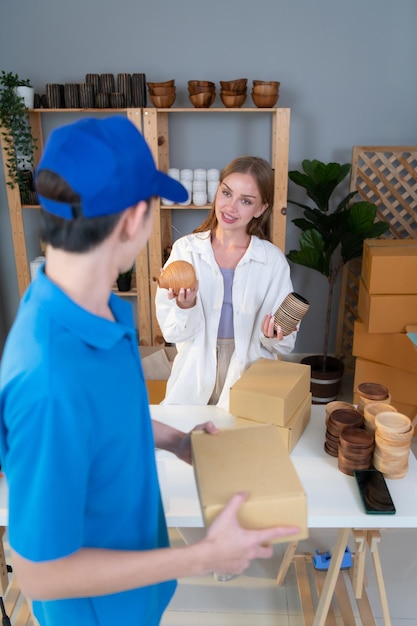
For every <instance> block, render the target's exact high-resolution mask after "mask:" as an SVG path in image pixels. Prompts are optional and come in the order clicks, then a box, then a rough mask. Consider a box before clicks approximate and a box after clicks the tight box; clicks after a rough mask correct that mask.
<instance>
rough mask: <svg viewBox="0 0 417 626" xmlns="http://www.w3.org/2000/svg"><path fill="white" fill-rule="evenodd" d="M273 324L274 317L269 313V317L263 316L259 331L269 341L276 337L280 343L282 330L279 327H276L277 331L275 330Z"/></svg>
mask: <svg viewBox="0 0 417 626" xmlns="http://www.w3.org/2000/svg"><path fill="white" fill-rule="evenodd" d="M274 324H275V320H274V316H273V315H272V314H271V313H270V314H269V315H265V317H264V319H263V322H262V326H261V331H262V332H263V334H264V335H265V337H268V338H269V339H272V338H273V337H276V338H277V339H278V341H282V339H283V338H284V334H283V332H282V328H281V326H278V328H277V330H275V326H274Z"/></svg>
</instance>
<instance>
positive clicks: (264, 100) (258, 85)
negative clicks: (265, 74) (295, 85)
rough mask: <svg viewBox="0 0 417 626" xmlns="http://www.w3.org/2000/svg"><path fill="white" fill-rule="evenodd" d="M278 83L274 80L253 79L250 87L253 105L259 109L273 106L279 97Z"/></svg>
mask: <svg viewBox="0 0 417 626" xmlns="http://www.w3.org/2000/svg"><path fill="white" fill-rule="evenodd" d="M279 85H280V83H279V82H278V81H276V80H269V81H268V80H254V81H253V87H252V100H253V103H254V105H255V106H257V107H258V108H261V109H270V108H272V107H273V106H275V105H276V103H277V102H278V98H279Z"/></svg>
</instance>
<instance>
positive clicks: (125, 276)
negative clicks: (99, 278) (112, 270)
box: [116, 265, 135, 291]
mask: <svg viewBox="0 0 417 626" xmlns="http://www.w3.org/2000/svg"><path fill="white" fill-rule="evenodd" d="M134 267H135V266H134V265H133V266H132V267H131V268H130V270H127V272H122V273H121V274H119V276H118V277H117V281H116V282H117V288H118V289H119V291H130V288H131V284H132V275H133V270H134Z"/></svg>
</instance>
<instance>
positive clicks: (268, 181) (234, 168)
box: [193, 156, 274, 241]
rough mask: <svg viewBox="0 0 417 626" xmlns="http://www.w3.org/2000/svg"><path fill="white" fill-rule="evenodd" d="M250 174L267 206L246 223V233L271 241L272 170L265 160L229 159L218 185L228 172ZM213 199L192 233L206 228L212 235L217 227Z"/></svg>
mask: <svg viewBox="0 0 417 626" xmlns="http://www.w3.org/2000/svg"><path fill="white" fill-rule="evenodd" d="M235 173H239V174H251V175H252V176H253V178H254V179H255V182H256V185H257V187H258V190H259V193H260V195H261V199H262V204H266V205H267V208H266V209H265V211H264V212H263V213H262V215H260V216H259V217H253V218H252V219H251V221H250V222H249V224H248V225H247V233H248V235H256V236H257V237H259V238H260V239H268V241H271V214H272V209H273V206H274V171H273V169H272V168H271V166H270V165H269V163H268V162H267V161H265V160H264V159H261V158H260V157H255V156H241V157H238V158H237V159H234V160H233V161H231V162H230V163H229V164H228V165H226V167H225V168H224V169H223V170H222V172H221V174H220V180H219V185H221V184H222V182H223V181H224V179H225V178H227V176H230V174H235ZM215 203H216V200H214V202H213V204H212V206H211V209H210V213H209V214H208V216H207V217H206V219H205V220H204V221H203V223H202V224H200V226H198V227H197V228H195V229H194V231H193V232H194V233H202V232H204V231H206V230H209V231H210V234H211V235H212V234H213V233H214V232H215V230H216V228H217V224H218V221H217V217H216V211H215Z"/></svg>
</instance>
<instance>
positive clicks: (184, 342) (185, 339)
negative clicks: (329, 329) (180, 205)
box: [156, 231, 296, 411]
mask: <svg viewBox="0 0 417 626" xmlns="http://www.w3.org/2000/svg"><path fill="white" fill-rule="evenodd" d="M179 259H181V260H183V261H188V262H189V263H192V265H193V266H194V269H195V272H196V275H197V279H198V281H199V289H198V294H197V302H196V305H195V306H194V307H192V308H190V309H181V308H180V307H178V306H177V304H176V301H175V299H172V300H169V299H168V295H167V290H166V289H161V288H159V287H158V288H157V292H156V314H157V319H158V323H159V325H160V327H161V331H162V334H163V336H164V339H165V341H167V342H168V343H174V344H176V347H177V350H178V354H177V355H176V357H175V360H174V363H173V367H172V372H171V376H170V378H169V379H168V383H167V391H166V396H165V399H164V400H163V404H207V403H208V401H209V399H210V396H211V394H212V391H213V387H214V384H215V380H216V367H217V363H216V344H217V331H218V326H219V320H220V314H221V310H222V304H223V290H224V288H223V277H222V274H221V272H220V269H219V266H218V264H217V262H216V260H215V258H214V253H213V248H212V246H211V240H210V233H209V232H208V231H207V232H205V233H196V234H191V235H186V236H185V237H182V238H181V239H178V240H177V241H176V242H175V243H174V245H173V247H172V252H171V255H170V257H169V259H168V261H167V263H166V265H168V263H171V262H172V261H176V260H179ZM292 291H293V286H292V283H291V278H290V268H289V264H288V262H287V259H286V258H285V255H284V254H283V253H282V252H281V250H280V249H279V248H277V247H276V246H275V245H273V244H272V243H271V242H269V241H266V240H262V239H259V238H258V237H254V236H253V237H252V238H251V242H250V244H249V247H248V248H247V250H246V252H245V254H244V255H243V257H242V258H241V260H240V261H239V263H238V264H237V266H236V269H235V275H234V281H233V324H234V330H235V351H234V353H233V355H232V358H231V361H230V365H229V369H228V372H227V375H226V381H225V384H224V387H223V390H222V392H221V395H220V398H219V402H218V406H219V407H220V408H222V409H224V410H226V411H228V410H229V390H230V387H231V386H232V385H233V383H234V382H236V380H238V378H240V376H241V375H242V374H243V372H244V371H245V370H246V369H247V368H248V367H249V365H251V364H252V363H253V362H254V361H256V360H257V359H259V358H268V359H276V358H277V355H278V354H287V353H288V352H291V351H292V350H293V348H294V344H295V339H296V332H293V333H291V335H288V336H287V337H284V339H283V340H282V341H278V340H277V339H276V338H271V339H270V338H267V337H265V336H264V334H263V333H262V331H261V324H262V320H263V318H264V317H265V315H267V314H269V313H272V314H274V313H275V311H276V310H277V309H278V307H279V305H280V304H281V302H282V301H283V300H284V298H285V296H287V295H288V293H290V292H292Z"/></svg>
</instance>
